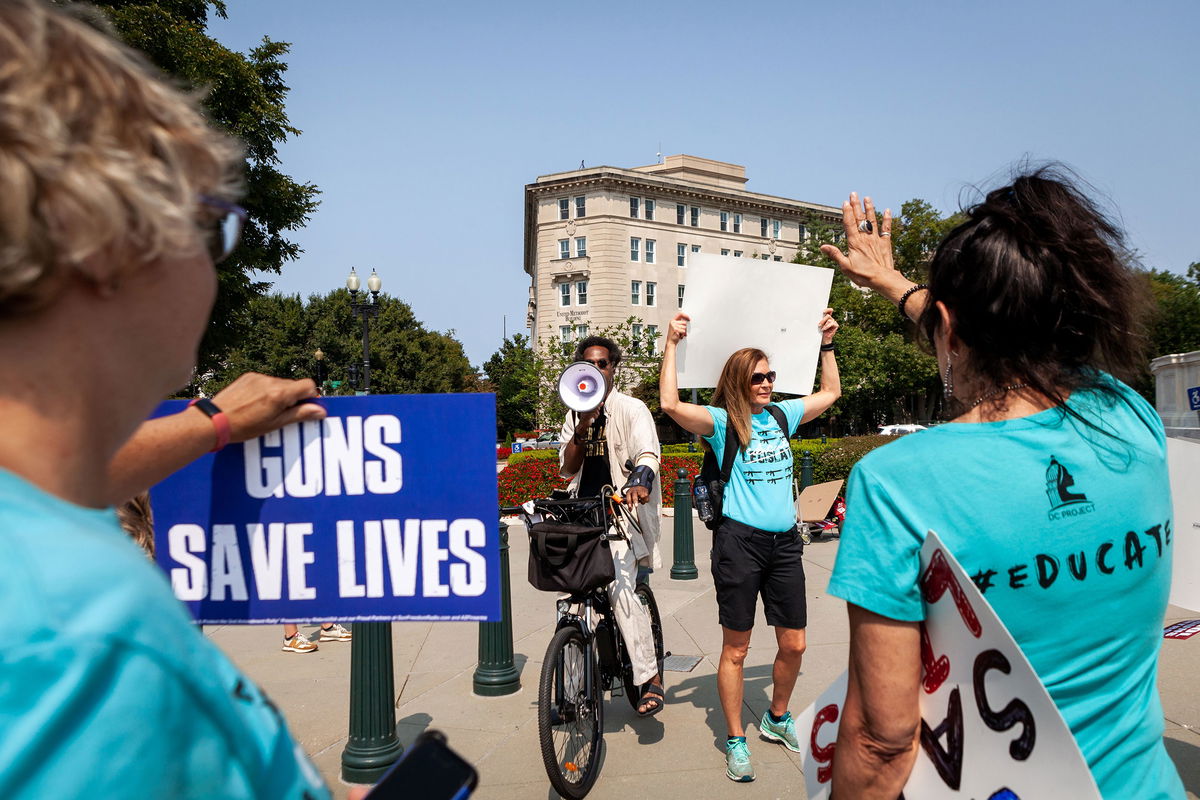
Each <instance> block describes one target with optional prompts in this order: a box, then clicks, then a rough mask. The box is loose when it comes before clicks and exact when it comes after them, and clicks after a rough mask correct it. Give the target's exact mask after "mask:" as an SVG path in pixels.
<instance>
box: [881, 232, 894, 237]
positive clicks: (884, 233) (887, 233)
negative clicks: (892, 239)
mask: <svg viewBox="0 0 1200 800" xmlns="http://www.w3.org/2000/svg"><path fill="white" fill-rule="evenodd" d="M879 235H880V236H891V235H892V232H891V231H880V232H879Z"/></svg>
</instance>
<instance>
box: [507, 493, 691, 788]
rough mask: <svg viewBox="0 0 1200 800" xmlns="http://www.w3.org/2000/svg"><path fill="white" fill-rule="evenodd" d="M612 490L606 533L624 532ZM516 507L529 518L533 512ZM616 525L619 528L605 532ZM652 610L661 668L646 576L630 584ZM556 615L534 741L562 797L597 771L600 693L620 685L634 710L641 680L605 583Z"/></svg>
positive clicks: (605, 507)
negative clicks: (643, 580) (635, 675)
mask: <svg viewBox="0 0 1200 800" xmlns="http://www.w3.org/2000/svg"><path fill="white" fill-rule="evenodd" d="M612 496H613V492H612V490H611V488H610V487H606V496H605V498H604V500H603V502H602V503H601V505H600V509H601V511H600V513H601V518H600V519H599V520H596V521H597V522H599V523H600V524H602V525H603V530H604V531H606V533H605V534H603V535H604V536H605V537H606V538H608V539H619V538H622V536H623V533H622V531H623V523H622V522H621V519H620V514H619V512H617V511H616V510H615V509H614V508H613V503H612V502H610V498H612ZM555 502H556V501H555V500H553V499H545V500H538V501H534V504H535V511H536V513H547V512H550V513H553V509H554V504H555ZM504 510H505V511H508V512H517V513H520V514H521V515H522V516H523V517H524V518H525V523H526V525H527V526H528V525H530V524H531V519H530V514H529V513H527V512H526V511H525V510H524V509H504ZM613 528H615V529H616V530H617V531H618V532H617V533H608V531H611V530H613ZM634 592H635V594H636V595H637V597H638V599H639V600H641V602H642V603H643V604H644V605H645V607H646V610H647V612H648V613H649V615H650V629H651V634H652V636H653V640H654V655H655V658H656V659H657V661H658V671H659V674H662V666H663V661H664V659H665V658H666V656H668V655H670V654H669V653H664V651H663V636H662V619H661V617H660V616H659V612H658V603H657V602H655V600H654V592H652V591H651V590H650V587H649V586H648V585H647V584H645V583H639V584H638V585H637V587H636V588H635V589H634ZM556 609H557V613H558V622H557V625H556V626H555V631H554V636H553V637H551V639H550V644H549V645H548V646H547V648H546V656H545V658H544V659H543V661H542V672H541V678H540V680H539V683H538V741H539V744H540V746H541V751H542V761H543V763H544V765H545V767H546V775H547V777H549V779H550V784H551V786H553V787H554V790H555V791H557V792H558V793H559V794H560V795H561V796H563V797H567V798H572V800H580V798H583V797H585V796H586V795H587V793H588V792H589V791H591V789H592V787H593V786H594V785H595V783H596V779H597V778H598V777H599V775H600V765H601V761H602V748H603V746H604V694H605V692H611V693H612V694H613V696H614V697H616V696H618V689H623V690H624V693H625V696H626V698H627V699H628V700H629V704H630V705H631V706H632V707H633V709H634V710H635V711H636V710H637V707H638V704H639V701H640V698H641V692H640V689H641V687H640V686H639V685H637V684H635V683H634V682H633V666H632V664H631V662H630V659H629V652H628V650H627V648H626V646H625V641H624V639H623V638H622V637H621V632H620V630H619V629H618V628H617V625H616V621H615V619H614V617H613V614H612V608H611V606H610V604H609V600H608V594H607V592H606V589H605V587H600V588H597V589H592V590H589V591H586V592H579V593H574V594H571V595H570V596H568V597H563V598H560V599H559V600H558V601H557V605H556Z"/></svg>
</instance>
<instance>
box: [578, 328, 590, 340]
mask: <svg viewBox="0 0 1200 800" xmlns="http://www.w3.org/2000/svg"><path fill="white" fill-rule="evenodd" d="M587 335H588V326H587V325H576V326H575V338H576V339H586V338H587Z"/></svg>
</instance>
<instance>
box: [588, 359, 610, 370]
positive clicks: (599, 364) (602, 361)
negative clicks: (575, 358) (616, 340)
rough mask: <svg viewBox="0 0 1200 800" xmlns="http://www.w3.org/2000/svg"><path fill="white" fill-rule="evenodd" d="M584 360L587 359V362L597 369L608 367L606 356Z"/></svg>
mask: <svg viewBox="0 0 1200 800" xmlns="http://www.w3.org/2000/svg"><path fill="white" fill-rule="evenodd" d="M584 361H587V363H589V364H592V365H594V366H595V367H596V368H597V369H608V359H607V358H597V359H596V360H595V361H590V360H588V359H586V358H585V359H584Z"/></svg>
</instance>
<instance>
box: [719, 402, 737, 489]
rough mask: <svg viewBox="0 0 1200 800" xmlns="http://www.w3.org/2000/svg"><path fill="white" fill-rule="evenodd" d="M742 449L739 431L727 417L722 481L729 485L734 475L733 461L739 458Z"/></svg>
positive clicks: (722, 459)
mask: <svg viewBox="0 0 1200 800" xmlns="http://www.w3.org/2000/svg"><path fill="white" fill-rule="evenodd" d="M730 445H732V447H731V446H730ZM741 449H742V445H741V443H740V442H739V441H738V435H737V431H736V430H735V429H734V427H733V426H732V425H730V424H729V420H728V415H727V416H726V420H725V449H724V450H723V451H722V452H721V481H722V482H723V483H729V476H730V475H732V474H733V460H734V459H735V458H737V451H738V450H741Z"/></svg>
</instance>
